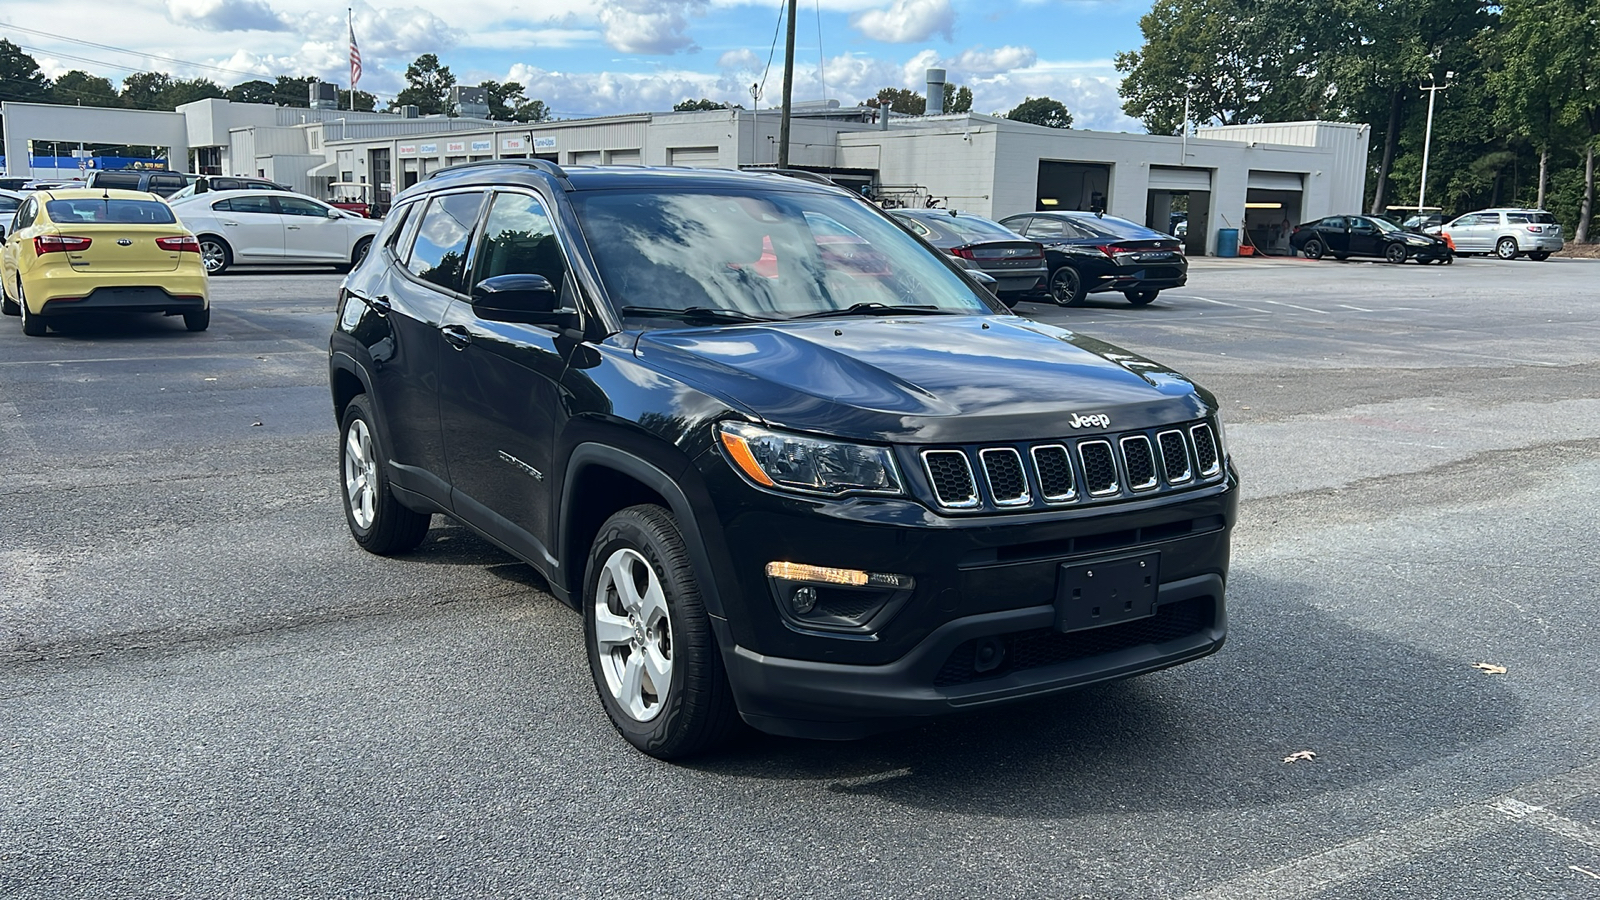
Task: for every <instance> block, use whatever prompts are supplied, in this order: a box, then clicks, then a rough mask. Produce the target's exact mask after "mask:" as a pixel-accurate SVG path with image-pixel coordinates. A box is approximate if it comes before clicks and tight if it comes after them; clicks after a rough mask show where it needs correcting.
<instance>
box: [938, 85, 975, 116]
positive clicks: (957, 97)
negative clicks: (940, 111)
mask: <svg viewBox="0 0 1600 900" xmlns="http://www.w3.org/2000/svg"><path fill="white" fill-rule="evenodd" d="M944 111H945V112H947V113H965V112H972V89H971V88H969V87H967V86H966V85H962V86H961V87H959V88H958V87H956V86H955V85H953V84H946V85H945V86H944Z"/></svg>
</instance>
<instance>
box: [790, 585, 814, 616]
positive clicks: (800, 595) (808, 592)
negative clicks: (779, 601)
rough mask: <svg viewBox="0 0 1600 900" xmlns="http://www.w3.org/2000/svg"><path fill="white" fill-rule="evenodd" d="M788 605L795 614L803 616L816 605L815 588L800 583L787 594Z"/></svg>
mask: <svg viewBox="0 0 1600 900" xmlns="http://www.w3.org/2000/svg"><path fill="white" fill-rule="evenodd" d="M789 606H790V608H792V609H793V610H794V611H795V614H796V615H800V616H803V615H805V614H806V613H808V612H811V611H812V610H813V609H815V608H816V606H817V589H816V588H814V587H810V586H809V585H802V586H800V587H797V588H795V589H794V593H793V594H790V595H789Z"/></svg>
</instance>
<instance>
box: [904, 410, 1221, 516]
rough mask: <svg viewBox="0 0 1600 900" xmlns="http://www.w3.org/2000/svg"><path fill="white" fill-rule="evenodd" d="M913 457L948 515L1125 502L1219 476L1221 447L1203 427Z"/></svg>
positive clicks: (1195, 425)
mask: <svg viewBox="0 0 1600 900" xmlns="http://www.w3.org/2000/svg"><path fill="white" fill-rule="evenodd" d="M918 457H919V459H920V461H921V462H922V470H923V474H924V475H926V476H927V479H928V487H929V489H931V491H932V493H933V500H934V502H935V503H936V504H937V505H938V506H940V507H942V508H944V509H952V510H971V511H978V510H983V509H990V510H995V511H1008V510H1020V509H1040V508H1047V507H1055V506H1065V505H1070V504H1083V503H1094V502H1098V501H1106V500H1117V499H1128V498H1132V497H1139V496H1145V495H1148V494H1157V493H1161V492H1164V491H1171V490H1178V489H1181V488H1187V487H1192V486H1195V485H1199V484H1207V483H1210V482H1214V481H1216V480H1218V479H1220V478H1221V477H1222V457H1221V448H1220V447H1219V446H1218V444H1217V438H1216V434H1215V432H1214V431H1213V430H1212V427H1211V425H1210V423H1208V422H1194V423H1190V424H1186V425H1181V426H1174V427H1165V428H1154V429H1150V430H1147V431H1132V432H1125V433H1121V434H1114V435H1093V436H1085V437H1083V438H1079V439H1066V440H1057V441H1041V442H1037V443H1026V444H998V445H990V446H979V447H941V448H939V449H935V450H923V451H921V452H920V453H919V454H918Z"/></svg>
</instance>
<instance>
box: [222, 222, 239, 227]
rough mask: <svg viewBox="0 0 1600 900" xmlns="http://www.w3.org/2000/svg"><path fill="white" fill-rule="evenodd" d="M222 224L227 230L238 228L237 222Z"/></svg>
mask: <svg viewBox="0 0 1600 900" xmlns="http://www.w3.org/2000/svg"><path fill="white" fill-rule="evenodd" d="M222 224H224V225H226V226H228V227H229V228H238V227H239V223H238V222H223V223H222Z"/></svg>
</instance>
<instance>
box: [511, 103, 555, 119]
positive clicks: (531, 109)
mask: <svg viewBox="0 0 1600 900" xmlns="http://www.w3.org/2000/svg"><path fill="white" fill-rule="evenodd" d="M512 118H513V119H515V120H516V121H518V122H545V121H549V120H550V118H551V113H550V107H548V106H545V104H544V101H543V100H529V101H527V102H525V103H520V104H518V105H517V112H516V114H515V115H514V116H512Z"/></svg>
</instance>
